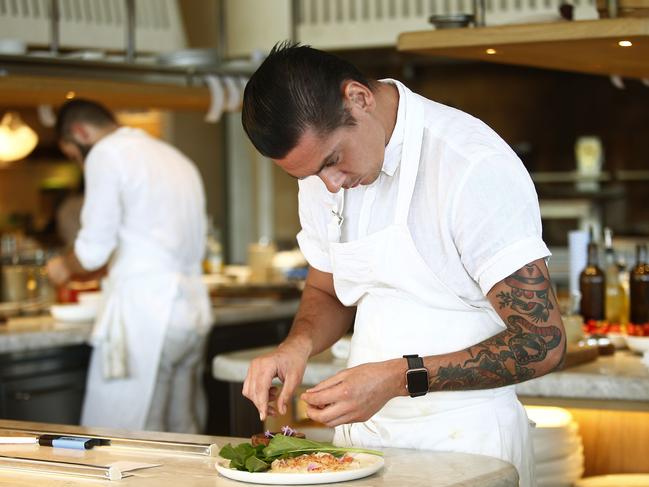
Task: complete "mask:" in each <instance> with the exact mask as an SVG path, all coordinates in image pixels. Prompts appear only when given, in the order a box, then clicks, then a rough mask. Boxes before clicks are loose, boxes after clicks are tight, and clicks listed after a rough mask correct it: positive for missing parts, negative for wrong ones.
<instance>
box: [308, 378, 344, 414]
mask: <svg viewBox="0 0 649 487" xmlns="http://www.w3.org/2000/svg"><path fill="white" fill-rule="evenodd" d="M348 395H349V394H348V385H347V384H346V383H345V382H338V383H337V384H335V385H332V386H330V387H327V388H326V389H321V390H319V391H312V392H309V391H307V392H305V393H303V394H302V395H301V396H300V399H302V400H303V401H304V402H306V403H307V404H308V405H309V406H314V407H319V408H322V407H324V406H327V405H328V404H331V403H334V402H336V401H339V400H344V399H345V397H347V396H348Z"/></svg>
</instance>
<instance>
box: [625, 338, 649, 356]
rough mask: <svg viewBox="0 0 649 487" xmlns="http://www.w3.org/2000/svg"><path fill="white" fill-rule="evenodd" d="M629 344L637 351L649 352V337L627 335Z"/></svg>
mask: <svg viewBox="0 0 649 487" xmlns="http://www.w3.org/2000/svg"><path fill="white" fill-rule="evenodd" d="M626 344H627V346H628V347H629V348H630V349H631V350H632V351H634V352H636V353H645V352H649V337H636V336H631V335H627V336H626Z"/></svg>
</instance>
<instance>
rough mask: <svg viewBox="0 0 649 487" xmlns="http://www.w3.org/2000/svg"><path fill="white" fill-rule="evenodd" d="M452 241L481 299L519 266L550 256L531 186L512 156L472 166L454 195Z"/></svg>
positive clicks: (532, 185) (537, 203) (532, 186)
mask: <svg viewBox="0 0 649 487" xmlns="http://www.w3.org/2000/svg"><path fill="white" fill-rule="evenodd" d="M454 240H455V243H456V245H457V248H458V250H459V252H460V255H461V258H462V263H463V264H464V267H465V268H466V269H467V271H468V272H469V274H470V275H471V276H472V277H473V279H474V280H475V281H476V282H477V283H478V284H479V285H480V288H481V289H482V291H483V292H484V294H485V295H486V294H487V293H488V292H489V290H490V289H491V288H492V287H493V286H494V285H495V284H496V283H497V282H499V281H501V280H502V279H504V278H505V277H507V276H509V275H511V274H512V273H514V272H515V271H517V270H518V269H520V268H521V267H523V266H524V265H525V264H527V263H529V262H532V261H534V260H536V259H541V258H547V257H548V256H549V255H550V251H549V250H548V248H547V246H546V245H545V243H544V242H543V239H542V236H541V215H540V211H539V202H538V197H537V195H536V191H535V189H534V184H533V183H532V180H531V178H530V176H529V174H528V173H527V171H526V170H525V168H524V166H523V165H522V164H521V163H520V161H518V160H517V159H515V158H514V156H509V157H507V156H497V157H487V158H485V159H483V160H482V161H480V162H477V163H475V164H474V166H473V168H472V170H471V171H470V172H469V173H468V177H467V178H466V179H465V181H464V186H463V188H462V190H461V191H460V193H458V198H457V202H456V205H455V224H454Z"/></svg>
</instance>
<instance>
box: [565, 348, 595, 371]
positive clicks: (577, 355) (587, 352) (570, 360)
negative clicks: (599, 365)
mask: <svg viewBox="0 0 649 487" xmlns="http://www.w3.org/2000/svg"><path fill="white" fill-rule="evenodd" d="M597 357H599V348H598V347H597V345H583V346H579V345H577V344H575V343H570V344H568V348H567V349H566V360H565V362H564V364H563V368H564V369H567V368H568V367H574V366H575V365H579V364H584V363H586V362H593V361H594V360H597Z"/></svg>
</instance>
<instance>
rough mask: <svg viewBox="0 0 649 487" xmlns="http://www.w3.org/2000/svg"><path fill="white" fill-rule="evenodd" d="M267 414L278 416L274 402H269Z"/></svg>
mask: <svg viewBox="0 0 649 487" xmlns="http://www.w3.org/2000/svg"><path fill="white" fill-rule="evenodd" d="M266 414H267V415H268V416H277V408H276V407H275V406H273V405H272V404H269V405H268V408H267V409H266Z"/></svg>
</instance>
